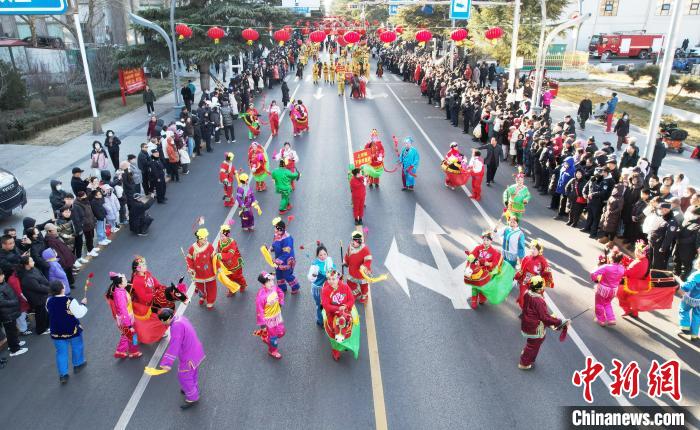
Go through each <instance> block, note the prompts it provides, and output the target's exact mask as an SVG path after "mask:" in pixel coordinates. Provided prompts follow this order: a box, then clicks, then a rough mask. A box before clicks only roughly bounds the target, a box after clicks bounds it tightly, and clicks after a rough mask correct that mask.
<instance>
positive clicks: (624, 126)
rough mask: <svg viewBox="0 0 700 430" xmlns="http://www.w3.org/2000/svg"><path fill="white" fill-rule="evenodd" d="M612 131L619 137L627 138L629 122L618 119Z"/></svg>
mask: <svg viewBox="0 0 700 430" xmlns="http://www.w3.org/2000/svg"><path fill="white" fill-rule="evenodd" d="M613 131H614V132H615V133H617V135H618V136H619V137H625V136H627V135H628V134H630V120H627V121H625V120H624V119H622V118H620V119H618V120H617V124H615V128H614V129H613Z"/></svg>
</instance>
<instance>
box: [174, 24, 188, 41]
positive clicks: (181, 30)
mask: <svg viewBox="0 0 700 430" xmlns="http://www.w3.org/2000/svg"><path fill="white" fill-rule="evenodd" d="M175 33H176V34H177V38H178V39H179V40H182V39H185V38H188V39H189V38H190V37H192V29H191V28H190V27H189V26H188V25H187V24H178V25H176V26H175Z"/></svg>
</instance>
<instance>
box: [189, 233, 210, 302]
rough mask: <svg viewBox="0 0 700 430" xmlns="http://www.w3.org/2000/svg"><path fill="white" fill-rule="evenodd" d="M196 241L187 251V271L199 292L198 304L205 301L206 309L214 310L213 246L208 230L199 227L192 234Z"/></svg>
mask: <svg viewBox="0 0 700 430" xmlns="http://www.w3.org/2000/svg"><path fill="white" fill-rule="evenodd" d="M194 236H195V238H197V241H196V242H195V243H193V244H192V245H191V246H190V248H189V250H188V251H187V257H186V261H187V271H188V272H189V274H190V276H192V279H193V280H194V285H195V287H196V288H197V293H198V294H199V305H200V306H202V305H204V303H205V302H206V304H207V310H210V311H211V310H214V302H215V301H216V273H215V272H214V264H213V258H214V247H213V246H212V245H211V243H209V241H208V240H207V237H209V231H207V229H206V228H204V227H200V228H198V229H197V231H196V232H195V234H194Z"/></svg>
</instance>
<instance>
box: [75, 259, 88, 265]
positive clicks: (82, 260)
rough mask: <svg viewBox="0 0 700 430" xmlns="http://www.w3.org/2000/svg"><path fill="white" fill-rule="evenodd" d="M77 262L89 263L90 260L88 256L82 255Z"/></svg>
mask: <svg viewBox="0 0 700 430" xmlns="http://www.w3.org/2000/svg"><path fill="white" fill-rule="evenodd" d="M77 262H78V263H82V264H87V263H88V260H87V258H85V257H81V258H79V259H78V261H77ZM82 264H81V265H82Z"/></svg>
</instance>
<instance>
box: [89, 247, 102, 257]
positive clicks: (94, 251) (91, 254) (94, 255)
mask: <svg viewBox="0 0 700 430" xmlns="http://www.w3.org/2000/svg"><path fill="white" fill-rule="evenodd" d="M88 255H89V256H90V257H98V256H99V255H100V254H99V252H97V249H96V248H92V251H90V252H88Z"/></svg>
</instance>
